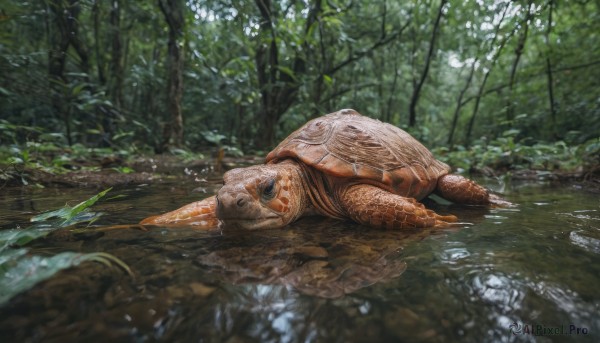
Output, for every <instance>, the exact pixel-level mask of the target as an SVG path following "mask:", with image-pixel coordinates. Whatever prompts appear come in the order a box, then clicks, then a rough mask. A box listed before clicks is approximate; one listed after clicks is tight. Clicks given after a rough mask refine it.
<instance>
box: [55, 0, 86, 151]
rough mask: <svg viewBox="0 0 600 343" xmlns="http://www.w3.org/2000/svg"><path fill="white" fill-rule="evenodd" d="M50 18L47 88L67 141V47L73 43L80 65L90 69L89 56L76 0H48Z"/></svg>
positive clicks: (68, 128) (70, 138)
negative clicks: (61, 121) (83, 41)
mask: <svg viewBox="0 0 600 343" xmlns="http://www.w3.org/2000/svg"><path fill="white" fill-rule="evenodd" d="M47 4H48V9H49V13H50V14H51V15H52V20H49V21H48V22H47V31H48V45H49V48H48V80H49V92H50V98H51V102H52V107H53V109H54V111H55V112H56V113H57V114H58V115H59V116H62V118H63V122H64V125H65V133H66V136H67V142H68V144H69V145H72V144H73V139H72V137H71V131H72V128H71V113H70V108H69V105H68V104H67V103H65V98H66V96H67V94H66V88H67V83H68V80H67V78H66V77H65V64H66V60H67V50H68V49H69V46H73V48H74V49H75V51H76V52H77V54H78V55H79V58H80V65H81V69H82V71H84V72H86V73H87V72H88V71H89V58H88V55H87V52H86V50H85V48H84V47H83V44H82V42H81V41H80V40H79V39H78V22H77V20H78V18H77V17H78V15H79V4H78V1H76V0H69V1H68V2H67V1H48V2H47Z"/></svg>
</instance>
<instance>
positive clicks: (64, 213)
mask: <svg viewBox="0 0 600 343" xmlns="http://www.w3.org/2000/svg"><path fill="white" fill-rule="evenodd" d="M111 189H112V187H111V188H108V189H105V190H103V191H102V192H100V193H98V194H96V195H94V196H93V197H91V198H89V199H87V200H86V201H83V202H80V203H79V204H77V205H75V206H74V207H70V206H65V207H63V208H61V209H58V210H56V211H50V212H46V213H42V214H40V215H37V216H35V217H33V218H31V222H39V221H44V220H48V219H50V218H62V219H64V220H65V221H64V222H63V223H62V225H61V227H64V226H65V225H64V224H65V223H66V222H68V221H70V220H71V219H73V217H75V216H76V215H77V214H79V213H81V212H82V211H84V210H85V209H87V208H88V207H90V206H92V205H93V204H95V203H96V201H98V200H99V199H100V198H102V197H103V196H104V195H106V193H108V192H109V191H110V190H111Z"/></svg>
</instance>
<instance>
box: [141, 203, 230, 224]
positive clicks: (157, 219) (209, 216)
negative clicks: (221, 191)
mask: <svg viewBox="0 0 600 343" xmlns="http://www.w3.org/2000/svg"><path fill="white" fill-rule="evenodd" d="M215 208H216V198H215V197H214V196H212V197H210V198H206V199H204V200H201V201H196V202H193V203H191V204H187V205H185V206H183V207H181V208H178V209H176V210H175V211H171V212H167V213H163V214H161V215H158V216H151V217H148V218H146V219H144V220H142V221H141V222H140V224H141V225H153V226H168V227H177V226H193V227H196V228H202V229H210V228H215V227H217V225H218V224H219V219H217V216H216V215H215Z"/></svg>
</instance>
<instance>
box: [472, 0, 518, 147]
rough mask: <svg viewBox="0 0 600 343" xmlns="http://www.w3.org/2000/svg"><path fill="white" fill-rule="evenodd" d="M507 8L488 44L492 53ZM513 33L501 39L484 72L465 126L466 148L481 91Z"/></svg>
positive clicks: (506, 7) (507, 6)
mask: <svg viewBox="0 0 600 343" xmlns="http://www.w3.org/2000/svg"><path fill="white" fill-rule="evenodd" d="M508 8H509V5H506V6H505V7H504V11H503V12H502V17H501V18H500V21H499V22H498V25H496V30H495V31H494V38H493V39H492V41H491V43H490V49H491V50H492V51H493V49H494V48H495V45H496V40H497V39H498V33H499V32H500V27H501V26H502V22H503V21H504V18H506V13H507V11H508ZM514 32H515V30H513V31H512V32H511V33H510V35H508V36H506V37H504V39H502V41H501V42H500V46H499V47H498V50H496V53H495V54H494V57H493V58H492V62H491V63H490V66H489V68H488V70H487V71H486V72H485V74H484V76H483V81H481V84H480V85H479V90H478V91H477V96H476V98H475V106H473V112H472V113H471V118H470V119H469V124H468V126H467V133H466V134H465V145H467V146H468V145H469V144H470V141H471V133H472V132H473V126H474V125H475V118H476V117H477V112H478V111H479V104H480V102H481V97H482V96H483V90H484V89H485V85H486V83H487V80H488V77H489V76H490V73H491V72H492V69H493V68H494V65H495V64H496V61H497V60H498V58H499V57H500V54H501V53H502V50H503V49H504V46H505V45H506V42H508V40H509V39H510V38H511V37H512V35H513V34H514Z"/></svg>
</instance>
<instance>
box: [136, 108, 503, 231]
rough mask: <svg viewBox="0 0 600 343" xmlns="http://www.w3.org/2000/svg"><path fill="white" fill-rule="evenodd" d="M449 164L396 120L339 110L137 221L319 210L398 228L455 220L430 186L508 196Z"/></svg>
mask: <svg viewBox="0 0 600 343" xmlns="http://www.w3.org/2000/svg"><path fill="white" fill-rule="evenodd" d="M363 150H364V151H363ZM449 170H450V168H449V167H448V166H447V165H445V164H444V163H442V162H439V161H437V160H435V158H434V157H433V155H432V154H431V153H430V152H429V151H428V150H427V149H426V148H425V147H424V146H422V145H421V144H420V143H419V142H418V141H416V140H415V139H414V138H413V137H411V136H410V135H408V134H407V133H406V132H404V131H402V130H400V129H399V128H396V127H394V126H391V125H389V124H385V123H381V122H379V121H377V120H373V119H370V118H367V117H363V116H361V115H360V114H358V112H356V111H354V110H341V111H338V112H335V113H332V114H329V115H327V116H324V117H321V118H317V119H315V120H313V121H310V122H308V123H307V124H306V125H305V126H303V127H302V128H300V129H298V130H297V131H296V132H294V133H292V134H291V135H290V136H289V137H288V138H287V139H286V140H284V141H283V142H282V143H281V144H280V145H279V146H278V147H277V148H275V149H274V150H273V151H272V152H271V153H270V154H269V155H268V156H267V163H266V164H265V165H259V166H252V167H248V168H239V169H233V170H230V171H228V172H227V173H225V175H224V184H223V187H222V188H221V189H220V190H219V191H218V194H217V195H216V196H213V197H210V198H207V199H204V200H202V201H198V202H195V203H192V204H188V205H186V206H184V207H182V208H180V209H178V210H175V211H172V212H169V213H165V214H163V215H160V216H153V217H149V218H146V219H144V220H143V221H142V222H141V223H140V224H142V225H162V226H182V225H185V226H188V225H194V226H197V227H201V228H212V227H215V226H217V223H218V225H219V226H221V227H225V228H227V227H236V228H241V229H250V230H251V229H272V228H281V227H284V226H286V225H288V224H290V223H292V222H294V221H295V220H297V219H298V218H300V217H302V216H306V215H314V214H320V215H323V216H328V217H332V218H337V219H345V218H348V219H351V220H353V221H355V222H358V223H360V224H363V225H366V226H370V227H374V228H385V229H404V228H418V227H435V226H447V225H449V224H450V223H452V222H455V221H457V218H456V217H455V216H453V215H447V216H442V215H439V214H437V213H435V212H433V211H431V210H428V209H426V208H425V206H423V205H422V204H421V203H419V202H418V200H421V199H422V198H424V197H426V196H427V195H429V194H430V193H432V192H435V193H436V194H438V195H440V196H442V197H443V198H446V199H448V200H450V201H453V202H457V203H464V204H474V205H500V206H506V205H509V204H510V203H508V202H506V201H504V200H502V199H500V198H499V197H497V196H495V195H493V194H490V193H488V191H487V190H485V189H484V188H483V187H481V186H479V185H478V184H477V183H475V182H473V181H471V180H468V179H466V178H464V177H462V176H459V175H452V174H448V172H449Z"/></svg>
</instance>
